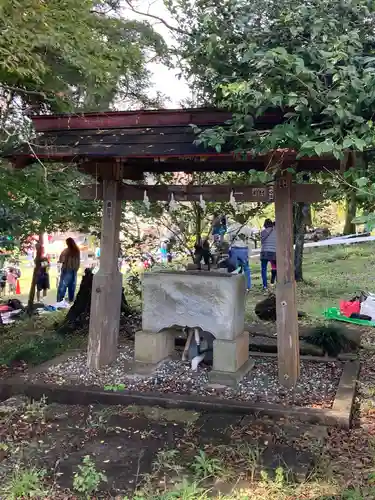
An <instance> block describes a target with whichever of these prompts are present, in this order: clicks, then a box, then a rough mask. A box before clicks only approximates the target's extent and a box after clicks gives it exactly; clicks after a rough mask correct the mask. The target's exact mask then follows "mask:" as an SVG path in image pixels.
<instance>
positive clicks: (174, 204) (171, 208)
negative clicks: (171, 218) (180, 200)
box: [169, 193, 177, 212]
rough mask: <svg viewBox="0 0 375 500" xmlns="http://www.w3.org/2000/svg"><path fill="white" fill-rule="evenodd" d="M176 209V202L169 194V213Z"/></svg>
mask: <svg viewBox="0 0 375 500" xmlns="http://www.w3.org/2000/svg"><path fill="white" fill-rule="evenodd" d="M176 208H177V203H176V200H175V199H174V194H173V193H172V194H171V200H170V202H169V212H173V211H174V210H176Z"/></svg>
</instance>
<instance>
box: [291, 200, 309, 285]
mask: <svg viewBox="0 0 375 500" xmlns="http://www.w3.org/2000/svg"><path fill="white" fill-rule="evenodd" d="M309 211H310V207H309V206H308V205H305V203H296V204H295V205H294V243H295V245H296V246H295V250H294V275H295V279H296V281H303V269H302V264H303V247H304V244H305V229H306V220H307V218H308V217H307V216H308V212H309Z"/></svg>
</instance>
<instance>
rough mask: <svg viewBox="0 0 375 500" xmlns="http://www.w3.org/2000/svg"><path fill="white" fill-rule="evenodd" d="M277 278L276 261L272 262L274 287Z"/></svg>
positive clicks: (272, 282)
mask: <svg viewBox="0 0 375 500" xmlns="http://www.w3.org/2000/svg"><path fill="white" fill-rule="evenodd" d="M276 278H277V268H276V260H271V285H273V284H274V283H275V281H276Z"/></svg>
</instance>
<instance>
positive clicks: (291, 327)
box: [275, 173, 300, 387]
mask: <svg viewBox="0 0 375 500" xmlns="http://www.w3.org/2000/svg"><path fill="white" fill-rule="evenodd" d="M275 220H276V236H277V245H276V258H277V285H276V320H277V352H278V368H279V381H280V383H281V384H282V385H284V386H285V387H293V386H294V385H295V384H296V382H297V380H298V377H299V369H300V362H299V338H298V312H297V301H296V282H295V278H294V248H293V201H292V176H291V174H289V173H286V174H285V175H283V176H282V177H280V178H278V179H277V180H276V185H275Z"/></svg>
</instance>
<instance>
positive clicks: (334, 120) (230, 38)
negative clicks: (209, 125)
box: [168, 0, 375, 159]
mask: <svg viewBox="0 0 375 500" xmlns="http://www.w3.org/2000/svg"><path fill="white" fill-rule="evenodd" d="M168 4H169V7H170V10H171V12H172V13H173V14H174V16H175V17H176V18H177V19H178V22H179V26H181V27H182V28H183V30H184V33H183V34H181V35H180V41H181V44H182V52H183V55H184V56H185V57H186V64H185V68H184V69H185V73H186V74H187V75H188V76H190V75H191V76H194V81H195V85H196V87H199V86H201V87H202V88H203V89H204V95H202V94H201V95H202V99H203V100H204V99H205V98H206V99H207V98H211V102H212V101H213V102H214V103H216V104H218V105H219V106H221V107H224V108H226V109H229V110H230V111H232V112H233V114H234V115H233V119H232V120H231V121H230V123H229V127H228V128H223V127H218V128H216V129H211V130H207V131H205V132H204V133H203V134H202V135H201V140H202V141H203V142H204V143H206V144H210V145H211V146H213V147H215V146H216V145H219V146H220V147H221V145H222V144H224V143H229V144H231V145H232V146H233V148H234V149H235V150H238V151H253V152H255V153H267V152H269V151H272V150H275V149H278V148H280V149H284V148H289V149H294V150H296V151H297V152H298V153H299V155H301V156H302V155H308V156H310V155H318V156H321V155H324V154H332V155H334V156H335V157H336V158H340V159H341V158H343V157H344V152H345V151H346V150H353V151H357V152H359V153H361V152H363V151H364V150H365V149H367V148H371V147H372V146H373V144H374V129H373V121H372V112H371V109H372V107H373V106H374V105H375V93H374V88H375V86H374V84H375V58H374V57H372V50H373V42H374V37H373V21H374V14H375V7H374V5H373V4H372V3H369V2H367V0H359V1H357V2H350V1H345V2H339V3H338V2H326V1H325V0H313V1H311V2H308V3H306V2H303V1H301V0H293V1H292V2H290V1H288V2H286V1H281V2H271V3H264V2H259V1H256V2H245V1H244V0H228V1H227V2H225V3H224V4H223V3H211V4H210V5H209V7H208V6H207V3H206V2H203V1H198V2H192V1H190V0H186V1H181V0H176V1H173V0H172V1H170V2H168ZM274 108H279V109H281V110H282V111H283V113H284V116H285V118H287V120H286V121H285V123H283V124H281V125H278V126H276V127H274V128H272V129H271V130H264V131H261V132H257V131H256V130H255V129H254V118H255V117H258V116H260V115H262V114H263V113H264V112H265V111H266V110H270V109H274Z"/></svg>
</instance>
